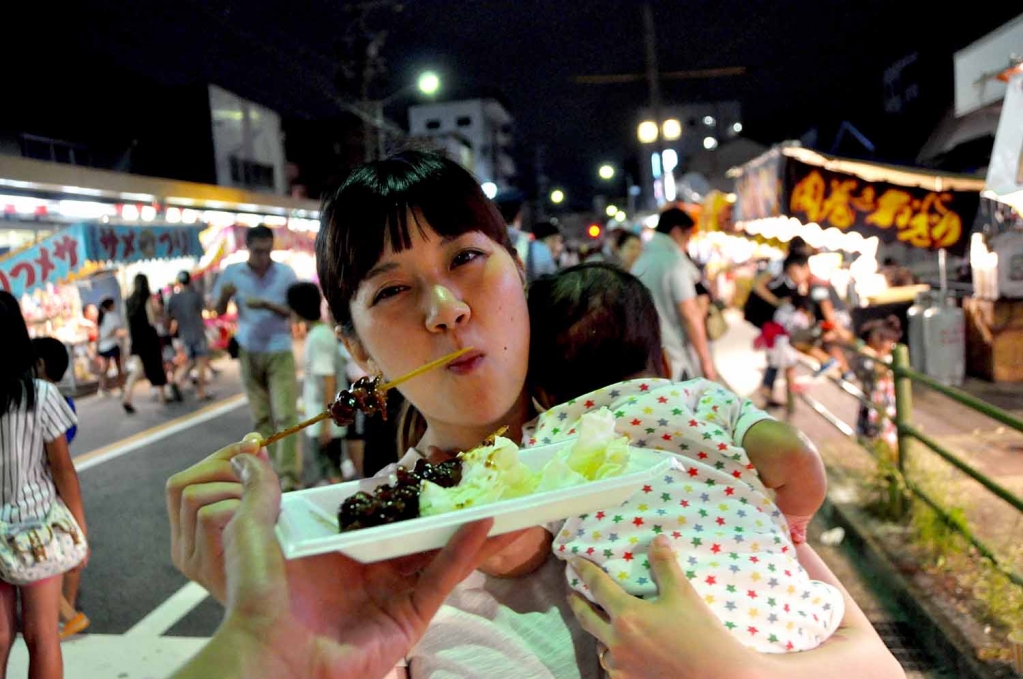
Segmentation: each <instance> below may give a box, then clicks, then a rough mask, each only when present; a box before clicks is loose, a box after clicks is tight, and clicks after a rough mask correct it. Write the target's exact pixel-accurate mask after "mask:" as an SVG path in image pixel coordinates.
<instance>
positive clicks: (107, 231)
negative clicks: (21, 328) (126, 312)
mask: <svg viewBox="0 0 1023 679" xmlns="http://www.w3.org/2000/svg"><path fill="white" fill-rule="evenodd" d="M199 231H200V228H199V227H194V226H127V225H110V224H107V225H103V224H76V225H73V226H69V227H66V228H63V229H61V230H60V231H58V232H57V233H55V234H53V235H51V236H50V237H49V238H46V239H45V240H42V241H40V242H39V243H36V244H35V245H32V246H29V247H27V248H24V249H22V250H20V251H18V252H14V253H10V254H8V255H6V256H4V257H2V258H0V289H4V290H7V291H9V292H10V293H11V294H13V295H14V296H15V297H16V298H18V299H19V301H20V303H21V307H22V312H23V314H24V315H25V319H26V322H27V324H28V327H29V333H30V334H31V335H33V336H37V337H40V336H50V337H56V338H57V339H59V340H61V341H62V342H64V344H65V345H67V346H68V350H69V352H70V355H71V357H72V363H71V365H72V368H73V369H72V370H69V371H68V374H67V375H66V376H65V380H66V381H67V382H66V384H64V385H62V386H66V387H67V388H68V389H69V390H70V391H77V390H78V387H79V386H80V385H81V383H82V382H89V381H92V380H93V376H92V370H91V364H92V359H93V358H94V353H95V348H94V347H93V346H92V341H91V340H93V339H94V337H95V326H94V323H93V322H92V321H90V320H89V319H88V318H86V316H85V314H84V308H85V307H86V306H87V305H90V304H98V302H99V301H100V300H102V299H103V298H105V297H112V298H113V299H114V300H115V303H116V304H117V305H118V308H117V313H123V312H122V309H121V304H122V293H121V291H122V290H124V289H126V288H128V287H129V286H130V282H129V283H128V285H126V284H125V282H124V281H125V280H129V281H130V278H132V277H133V276H134V273H136V272H142V273H146V274H147V275H153V276H155V275H156V269H154V266H159V264H158V263H160V262H164V263H170V264H171V265H172V266H171V267H170V268H168V269H167V271H170V270H171V269H174V270H175V271H176V270H180V269H181V268H184V269H190V268H191V267H192V266H193V265H194V264H195V262H196V261H198V258H199V257H200V256H201V255H202V246H201V245H200V242H199ZM175 267H177V268H175ZM151 283H153V286H154V289H156V288H157V287H159V286H161V285H162V283H161V282H159V281H158V280H154V281H151Z"/></svg>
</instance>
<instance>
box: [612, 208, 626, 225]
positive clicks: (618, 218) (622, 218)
mask: <svg viewBox="0 0 1023 679" xmlns="http://www.w3.org/2000/svg"><path fill="white" fill-rule="evenodd" d="M626 217H627V215H626V214H625V213H624V212H622V211H621V210H619V211H618V212H616V213H615V221H616V222H618V223H619V224H621V223H622V222H624V221H625V218H626Z"/></svg>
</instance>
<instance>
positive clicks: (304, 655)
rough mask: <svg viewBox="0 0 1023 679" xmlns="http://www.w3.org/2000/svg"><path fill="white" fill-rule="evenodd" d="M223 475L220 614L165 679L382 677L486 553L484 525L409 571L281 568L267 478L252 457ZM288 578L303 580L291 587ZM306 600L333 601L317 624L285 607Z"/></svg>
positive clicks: (387, 566) (346, 565)
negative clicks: (206, 636)
mask: <svg viewBox="0 0 1023 679" xmlns="http://www.w3.org/2000/svg"><path fill="white" fill-rule="evenodd" d="M232 467H233V468H234V469H235V470H236V471H237V474H238V476H239V477H240V478H241V479H242V480H243V484H242V485H243V488H242V491H241V501H240V502H237V503H236V511H235V514H234V517H233V518H232V519H231V521H230V522H229V523H228V524H227V527H226V528H225V529H224V532H223V540H224V554H225V567H226V572H227V589H226V594H227V605H226V608H227V612H226V615H225V619H224V622H223V624H222V625H221V627H220V629H219V630H217V633H216V634H215V635H214V637H213V638H212V639H211V640H210V642H209V643H208V644H207V645H206V646H205V647H204V648H203V650H202V651H201V652H200V653H199V654H198V655H197V656H196V657H195V658H193V659H192V660H191V661H190V662H189V663H187V664H186V665H185V666H184V667H182V668H181V669H179V670H178V671H177V672H176V673H175V674H174V675H173V678H172V679H186V678H190V677H219V678H222V679H241V678H242V677H245V678H246V679H278V678H280V679H284V678H288V679H290V678H291V677H309V678H315V679H331V678H332V679H341V678H348V677H352V678H355V677H359V678H360V679H362V678H363V677H365V678H373V677H382V676H384V675H385V674H386V673H387V672H389V671H390V670H391V669H392V668H393V667H394V666H395V664H397V662H398V661H399V660H400V659H401V658H402V657H404V656H405V654H406V653H407V652H408V651H409V649H410V648H411V647H412V645H413V644H414V643H415V642H416V641H418V639H419V637H421V636H422V634H423V632H424V631H425V630H426V627H427V625H428V624H429V621H430V619H431V618H432V617H433V615H434V614H435V613H436V611H437V609H438V608H440V606H441V604H442V603H443V602H444V599H445V598H446V597H447V595H448V594H449V593H450V592H451V590H453V589H454V587H455V586H456V585H457V584H458V583H459V582H461V581H462V580H463V579H464V578H465V577H466V576H468V575H469V573H471V572H472V570H473V569H474V568H475V567H476V566H477V565H478V564H479V562H480V560H481V559H482V557H483V556H484V555H485V553H486V550H487V548H488V545H490V542H488V541H487V539H486V535H487V531H489V529H490V527H491V526H492V525H493V522H492V521H491V520H485V521H481V522H477V523H474V524H469V525H467V526H464V527H463V528H462V529H461V530H459V532H458V533H456V534H455V536H454V537H453V538H452V539H451V541H450V542H449V543H448V545H447V546H446V547H445V548H444V549H443V550H441V552H440V553H439V554H436V555H422V556H420V557H418V558H417V559H416V561H415V562H414V563H413V562H406V563H404V564H401V565H399V563H398V562H396V561H387V562H381V563H377V564H371V565H369V566H364V565H362V564H359V563H358V562H355V561H351V560H349V559H345V558H344V557H341V556H340V555H332V556H333V558H332V559H330V560H329V561H334V562H336V566H331V565H330V563H329V561H328V562H326V563H327V566H328V567H327V568H318V567H317V564H319V563H324V562H325V561H324V559H322V558H320V559H317V558H316V557H313V558H309V559H300V560H297V561H292V562H286V561H285V560H284V556H283V555H282V554H281V551H280V547H279V546H278V544H277V540H276V538H275V536H274V524H275V522H276V517H277V513H278V512H279V510H280V487H279V485H278V480H277V477H276V476H275V475H274V473H273V470H272V469H271V468H270V465H269V463H268V462H267V461H266V460H263V459H260V458H257V457H255V456H252V455H240V456H238V461H237V462H236V463H235V464H234V465H232ZM293 566H294V567H293ZM338 567H340V568H338ZM296 569H297V571H298V572H301V574H302V575H303V576H304V577H305V578H310V577H312V578H313V579H312V580H311V581H310V580H308V579H307V580H305V581H303V580H301V579H297V578H296V577H295V576H294V574H293V573H294V572H296ZM404 573H408V575H405V574H404ZM331 583H333V584H334V586H333V587H332V586H331ZM303 585H305V586H303ZM316 591H318V592H320V593H321V594H322V595H323V597H324V598H326V599H331V600H333V601H332V605H331V606H330V608H325V609H324V610H323V611H322V613H323V616H322V617H321V618H317V619H311V618H310V613H311V612H312V611H310V607H309V606H305V607H303V606H302V605H300V604H297V602H296V601H295V597H296V595H297V594H298V593H299V592H306V593H312V592H316ZM312 601H315V598H314V599H312ZM312 608H316V607H315V606H312Z"/></svg>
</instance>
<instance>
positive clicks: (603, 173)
mask: <svg viewBox="0 0 1023 679" xmlns="http://www.w3.org/2000/svg"><path fill="white" fill-rule="evenodd" d="M597 174H599V175H600V178H601V179H603V180H605V181H606V180H609V179H614V176H615V169H614V166H613V165H611V164H610V163H604V164H603V165H601V166H600V169H599V170H598V171H597Z"/></svg>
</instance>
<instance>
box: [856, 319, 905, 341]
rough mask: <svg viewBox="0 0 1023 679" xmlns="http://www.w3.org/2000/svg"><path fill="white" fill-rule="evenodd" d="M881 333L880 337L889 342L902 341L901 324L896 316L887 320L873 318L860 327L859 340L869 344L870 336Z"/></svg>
mask: <svg viewBox="0 0 1023 679" xmlns="http://www.w3.org/2000/svg"><path fill="white" fill-rule="evenodd" d="M876 333H881V337H882V338H883V339H885V340H886V341H889V342H898V341H899V340H900V339H902V322H901V321H900V320H899V318H898V316H888V317H887V318H875V319H873V320H870V321H867V322H866V323H864V324H863V325H861V326H860V339H861V340H863V341H864V342H869V341H870V338H871V336H873V335H874V334H876Z"/></svg>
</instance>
